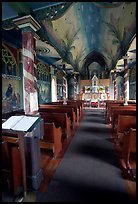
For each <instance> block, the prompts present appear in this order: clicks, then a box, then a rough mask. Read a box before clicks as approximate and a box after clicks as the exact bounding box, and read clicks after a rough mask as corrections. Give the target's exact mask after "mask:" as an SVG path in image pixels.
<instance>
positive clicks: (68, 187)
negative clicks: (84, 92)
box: [23, 108, 136, 203]
mask: <svg viewBox="0 0 138 204" xmlns="http://www.w3.org/2000/svg"><path fill="white" fill-rule="evenodd" d="M67 143H68V144H67ZM64 152H65V154H64V153H63V152H62V153H61V154H60V155H59V157H58V158H57V161H56V160H55V159H52V160H50V157H51V156H50V157H48V153H46V152H43V154H42V166H43V169H44V170H45V174H46V175H45V178H46V179H45V180H44V182H43V183H42V185H41V187H40V189H39V191H37V192H36V193H34V196H33V198H32V199H33V201H32V202H84V201H94V202H95V201H97V202H98V201H106V202H108V201H110V202H118V203H131V202H130V199H129V198H130V197H131V198H132V200H133V201H132V203H134V202H135V193H136V192H135V191H136V183H135V181H130V180H128V178H125V176H124V174H123V172H122V170H121V169H120V164H119V158H118V157H117V154H116V152H117V149H116V147H115V145H114V143H113V141H112V135H111V132H110V127H109V125H108V124H107V121H106V117H105V110H104V109H89V108H87V109H85V112H84V117H83V119H82V121H81V122H80V126H79V128H78V130H77V131H76V132H75V134H74V136H72V138H71V140H70V141H68V142H66V144H64ZM62 157H63V158H62ZM57 166H58V167H57ZM30 195H31V193H30ZM29 199H31V198H30V197H29V194H28V196H27V197H26V198H25V199H24V201H23V202H27V201H30V202H31V200H29Z"/></svg>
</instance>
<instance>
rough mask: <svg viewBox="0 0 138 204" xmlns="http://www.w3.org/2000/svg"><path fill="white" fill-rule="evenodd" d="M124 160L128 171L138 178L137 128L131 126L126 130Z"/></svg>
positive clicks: (132, 176) (133, 177) (134, 177)
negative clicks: (137, 174)
mask: <svg viewBox="0 0 138 204" xmlns="http://www.w3.org/2000/svg"><path fill="white" fill-rule="evenodd" d="M123 161H124V164H125V168H126V170H127V173H128V174H130V176H131V178H132V179H134V180H135V179H136V129H134V128H130V129H129V131H126V132H125V135H124V143H123Z"/></svg>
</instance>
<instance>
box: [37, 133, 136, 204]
mask: <svg viewBox="0 0 138 204" xmlns="http://www.w3.org/2000/svg"><path fill="white" fill-rule="evenodd" d="M72 138H73V136H72V137H71V138H70V139H68V140H65V141H64V144H63V151H62V152H61V153H60V155H59V156H58V158H57V159H54V158H53V157H52V153H51V152H48V151H45V150H42V151H41V159H42V160H41V164H42V168H43V170H44V174H45V178H44V181H43V183H42V184H41V186H40V189H39V190H40V191H41V192H44V191H46V189H47V186H48V184H49V182H50V180H51V179H52V177H53V175H54V172H55V170H56V168H57V167H58V165H59V164H60V161H61V160H62V158H63V156H64V153H65V151H66V149H67V148H68V145H69V143H70V141H71V140H72ZM115 151H116V153H117V152H118V149H117V147H116V146H115ZM118 160H119V162H120V168H121V166H122V165H121V162H122V161H121V159H120V158H119V157H118ZM121 170H122V176H123V177H124V180H125V183H126V187H127V190H128V193H129V195H130V197H131V198H132V200H133V201H134V202H135V201H136V181H134V180H131V179H130V178H129V177H128V175H126V172H124V170H123V169H122V168H121Z"/></svg>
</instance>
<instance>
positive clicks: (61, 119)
mask: <svg viewBox="0 0 138 204" xmlns="http://www.w3.org/2000/svg"><path fill="white" fill-rule="evenodd" d="M39 114H40V116H41V117H42V118H43V120H44V122H54V124H55V126H56V127H61V129H62V138H63V139H64V138H68V137H70V136H71V124H70V119H69V118H68V117H67V113H53V112H52V113H47V112H44V111H43V112H39Z"/></svg>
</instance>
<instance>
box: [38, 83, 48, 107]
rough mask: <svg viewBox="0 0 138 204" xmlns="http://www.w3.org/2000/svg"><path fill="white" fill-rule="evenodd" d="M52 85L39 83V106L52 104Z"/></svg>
mask: <svg viewBox="0 0 138 204" xmlns="http://www.w3.org/2000/svg"><path fill="white" fill-rule="evenodd" d="M50 90H51V89H50V83H48V82H42V81H38V100H39V104H42V103H46V102H50V98H51V96H50Z"/></svg>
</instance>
